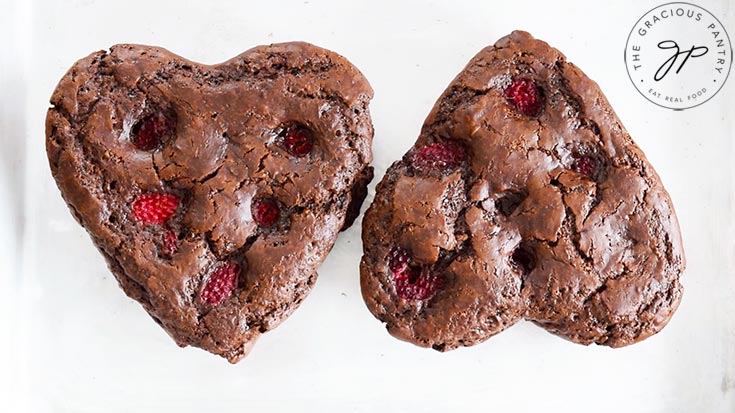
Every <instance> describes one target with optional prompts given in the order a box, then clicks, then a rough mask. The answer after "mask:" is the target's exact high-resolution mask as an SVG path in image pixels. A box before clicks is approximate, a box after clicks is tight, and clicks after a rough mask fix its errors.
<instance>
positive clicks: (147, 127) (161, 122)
mask: <svg viewBox="0 0 735 413" xmlns="http://www.w3.org/2000/svg"><path fill="white" fill-rule="evenodd" d="M175 130H176V119H174V117H173V116H172V115H171V114H168V113H164V112H162V111H160V110H159V111H156V112H153V113H151V114H150V115H148V116H146V117H144V118H143V119H141V120H139V121H137V122H136V123H135V124H134V125H133V127H132V129H131V130H130V133H131V135H132V140H133V144H134V145H135V146H136V147H137V148H138V149H140V150H142V151H150V150H151V149H155V148H158V147H159V146H161V143H162V142H163V141H164V140H165V139H166V138H169V137H171V136H173V134H174V132H175Z"/></svg>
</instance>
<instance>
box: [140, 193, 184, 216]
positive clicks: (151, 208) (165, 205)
mask: <svg viewBox="0 0 735 413" xmlns="http://www.w3.org/2000/svg"><path fill="white" fill-rule="evenodd" d="M178 207H179V198H178V197H177V196H176V195H171V194H157V193H148V194H143V195H141V196H139V197H138V198H137V199H136V200H135V201H134V202H133V216H134V217H135V220H136V221H138V222H141V223H143V224H163V223H165V222H166V221H168V220H169V218H171V217H172V216H173V215H174V213H175V212H176V208H178Z"/></svg>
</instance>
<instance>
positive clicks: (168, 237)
mask: <svg viewBox="0 0 735 413" xmlns="http://www.w3.org/2000/svg"><path fill="white" fill-rule="evenodd" d="M178 249H179V237H177V236H176V233H175V232H173V231H171V230H167V231H166V232H164V233H163V253H164V255H166V256H167V257H172V256H173V255H174V254H176V251H177V250H178Z"/></svg>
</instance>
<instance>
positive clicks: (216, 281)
mask: <svg viewBox="0 0 735 413" xmlns="http://www.w3.org/2000/svg"><path fill="white" fill-rule="evenodd" d="M239 275H240V265H239V264H237V263H235V262H232V261H229V262H226V263H223V264H221V265H219V266H218V267H217V269H215V270H214V272H212V274H211V275H210V276H209V278H208V279H207V281H206V283H205V284H204V287H202V291H201V292H200V293H199V298H200V299H201V300H202V302H203V303H204V304H207V305H218V304H220V303H221V302H222V301H224V300H225V299H226V298H227V297H229V296H230V295H232V292H233V291H234V290H235V288H237V278H238V277H239Z"/></svg>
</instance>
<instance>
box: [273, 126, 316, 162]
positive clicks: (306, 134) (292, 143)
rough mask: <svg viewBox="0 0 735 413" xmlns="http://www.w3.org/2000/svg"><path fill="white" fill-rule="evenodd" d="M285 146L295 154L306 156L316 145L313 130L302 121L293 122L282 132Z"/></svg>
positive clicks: (289, 151)
mask: <svg viewBox="0 0 735 413" xmlns="http://www.w3.org/2000/svg"><path fill="white" fill-rule="evenodd" d="M281 134H282V137H283V141H282V142H283V147H284V148H286V150H287V151H288V153H290V154H291V155H293V156H298V157H301V156H306V155H307V154H308V153H309V152H311V150H312V148H313V147H314V138H313V137H312V134H311V130H309V128H307V127H306V126H304V125H302V124H300V123H292V124H290V125H288V126H286V127H285V128H284V130H283V132H281Z"/></svg>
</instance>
